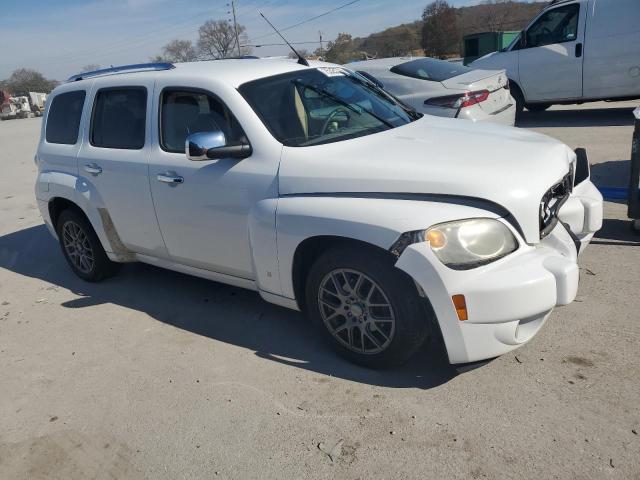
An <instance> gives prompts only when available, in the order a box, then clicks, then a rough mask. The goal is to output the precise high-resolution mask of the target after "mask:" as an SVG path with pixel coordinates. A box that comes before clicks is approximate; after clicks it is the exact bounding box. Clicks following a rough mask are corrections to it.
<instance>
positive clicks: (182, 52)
mask: <svg viewBox="0 0 640 480" xmlns="http://www.w3.org/2000/svg"><path fill="white" fill-rule="evenodd" d="M197 59H198V52H197V51H196V49H195V47H194V46H193V43H192V42H191V41H190V40H178V39H176V40H171V41H170V42H169V43H167V44H166V45H165V46H164V47H162V54H160V55H156V56H155V57H152V58H151V61H152V62H171V63H174V62H193V61H195V60H197Z"/></svg>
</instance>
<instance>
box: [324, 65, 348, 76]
mask: <svg viewBox="0 0 640 480" xmlns="http://www.w3.org/2000/svg"><path fill="white" fill-rule="evenodd" d="M318 71H319V72H321V73H324V74H325V75H326V76H327V77H344V76H345V71H344V69H342V68H340V67H319V68H318Z"/></svg>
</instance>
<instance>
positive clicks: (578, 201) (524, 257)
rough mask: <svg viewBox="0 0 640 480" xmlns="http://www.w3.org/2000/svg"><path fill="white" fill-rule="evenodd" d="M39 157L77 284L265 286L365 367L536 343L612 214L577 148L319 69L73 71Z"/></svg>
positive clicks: (481, 355)
mask: <svg viewBox="0 0 640 480" xmlns="http://www.w3.org/2000/svg"><path fill="white" fill-rule="evenodd" d="M35 161H36V163H37V167H38V175H37V181H36V188H35V191H36V197H37V201H38V206H39V209H40V212H41V214H42V217H43V218H44V220H45V223H46V225H47V226H48V228H49V230H50V231H51V233H52V234H53V235H55V236H56V237H57V238H58V240H59V242H60V246H61V249H62V253H63V255H64V256H65V258H66V260H67V262H68V264H69V266H70V267H71V269H72V270H73V271H74V272H75V273H76V274H77V275H78V276H79V277H81V278H83V279H85V280H87V281H93V282H95V281H99V280H102V279H104V278H106V277H108V276H110V275H113V274H115V273H116V271H117V266H118V265H119V264H120V263H123V262H135V261H140V262H145V263H149V264H152V265H156V266H160V267H164V268H168V269H171V270H176V271H179V272H183V273H187V274H191V275H195V276H199V277H203V278H207V279H211V280H215V281H218V282H223V283H227V284H230V285H234V286H238V287H242V288H247V289H251V290H255V291H257V292H259V294H260V295H261V296H262V298H264V299H265V300H266V301H268V302H272V303H275V304H277V305H281V306H284V307H286V308H290V309H294V310H301V311H303V312H305V313H306V314H307V316H308V317H310V319H311V320H312V322H313V323H314V324H315V325H316V326H317V327H318V331H319V333H320V335H322V336H323V337H324V338H325V339H326V340H327V341H328V342H329V343H330V344H331V345H333V346H334V347H335V349H336V350H337V351H338V352H339V353H340V354H342V355H344V356H345V357H347V358H348V359H350V360H351V361H354V362H357V363H359V364H362V365H365V366H368V367H387V366H390V365H396V364H399V363H402V362H404V361H406V360H407V359H408V358H409V357H410V356H411V355H412V354H413V353H415V352H416V351H417V349H418V348H420V346H421V345H423V343H424V341H425V340H426V338H427V337H428V335H429V334H430V333H432V334H434V335H435V336H436V337H440V334H441V337H442V339H443V341H444V346H445V348H446V352H447V355H448V359H449V361H450V362H451V363H454V364H459V363H467V362H473V361H478V360H482V359H487V358H492V357H496V356H499V355H501V354H504V353H506V352H509V351H511V350H513V349H515V348H517V347H518V346H520V345H523V344H525V343H526V342H528V341H529V340H530V339H531V338H533V336H534V335H535V334H536V333H537V332H538V331H539V330H540V328H541V327H542V326H543V325H544V323H545V322H546V320H547V319H548V318H549V315H550V314H551V312H552V311H553V310H554V309H555V308H556V307H557V306H560V305H567V304H569V303H571V302H572V301H573V299H574V298H575V296H576V292H577V289H578V277H579V273H578V264H577V261H578V255H579V253H581V252H582V251H583V250H584V248H585V247H586V246H587V244H588V243H589V242H590V240H591V238H592V237H593V235H594V232H596V231H597V230H598V229H599V228H600V227H601V225H602V196H601V195H600V193H599V192H598V190H597V189H596V188H595V187H594V185H593V184H592V183H591V181H590V174H589V165H588V162H587V158H586V154H585V153H584V152H583V151H577V153H576V152H573V151H572V150H570V149H569V148H568V147H567V146H566V145H564V144H562V143H560V142H558V141H556V140H553V139H551V138H548V137H545V136H542V135H539V134H536V133H531V132H527V131H524V130H518V129H514V128H506V127H502V126H499V125H493V124H488V123H482V124H476V125H471V124H470V123H468V122H460V121H458V120H454V119H446V118H437V117H432V116H423V115H421V114H419V113H416V112H415V111H413V110H412V109H408V108H407V107H406V106H404V105H402V104H400V103H398V102H397V101H396V100H395V99H394V98H393V97H392V96H390V95H389V94H387V93H386V92H384V91H383V90H381V89H380V88H378V87H377V86H376V85H375V84H373V83H371V82H370V81H368V80H366V79H364V78H363V77H362V76H361V75H358V74H355V73H354V72H352V71H349V70H347V69H345V68H343V67H340V66H337V65H331V64H326V63H320V62H312V63H311V65H310V66H309V65H301V64H299V63H295V61H290V60H258V59H244V60H239V59H238V60H221V61H213V62H198V63H188V64H176V65H173V64H146V65H134V66H128V67H117V68H112V69H106V70H102V71H97V72H92V73H89V74H80V75H77V76H74V77H72V78H71V79H70V81H69V82H67V83H65V84H63V85H60V86H59V87H57V88H56V89H55V90H54V92H53V93H52V94H51V97H50V100H49V101H48V102H47V106H46V112H45V117H44V121H43V126H42V135H41V139H40V142H39V145H38V151H37V155H36V158H35ZM283 328H285V327H284V325H283ZM274 335H277V332H274Z"/></svg>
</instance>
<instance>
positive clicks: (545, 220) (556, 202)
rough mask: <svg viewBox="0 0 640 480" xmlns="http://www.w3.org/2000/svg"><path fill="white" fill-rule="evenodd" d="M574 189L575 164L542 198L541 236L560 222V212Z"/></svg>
mask: <svg viewBox="0 0 640 480" xmlns="http://www.w3.org/2000/svg"><path fill="white" fill-rule="evenodd" d="M572 191H573V165H571V171H570V172H569V173H568V174H567V175H565V177H564V178H563V179H562V181H561V182H558V183H556V184H555V185H554V186H553V187H551V188H550V189H549V190H547V193H545V194H544V196H543V197H542V200H540V238H541V239H542V238H544V237H546V236H547V235H549V234H550V233H551V231H552V230H553V229H554V228H555V227H556V225H557V224H558V212H559V211H560V209H561V208H562V205H564V203H565V202H566V201H567V199H568V198H569V195H571V192H572Z"/></svg>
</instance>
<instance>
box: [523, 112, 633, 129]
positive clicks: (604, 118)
mask: <svg viewBox="0 0 640 480" xmlns="http://www.w3.org/2000/svg"><path fill="white" fill-rule="evenodd" d="M633 124H634V117H633V107H612V108H585V109H582V110H578V109H576V110H547V111H546V112H529V111H524V112H523V113H522V114H521V115H520V116H519V118H518V121H517V123H516V125H517V126H518V127H523V128H536V127H619V126H632V125H633Z"/></svg>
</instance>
